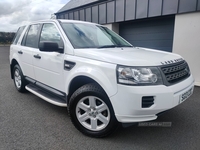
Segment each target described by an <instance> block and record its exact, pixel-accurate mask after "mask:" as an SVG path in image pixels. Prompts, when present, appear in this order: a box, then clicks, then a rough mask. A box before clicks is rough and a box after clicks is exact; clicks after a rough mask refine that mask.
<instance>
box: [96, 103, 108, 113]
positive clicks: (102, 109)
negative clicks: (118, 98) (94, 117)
mask: <svg viewBox="0 0 200 150" xmlns="http://www.w3.org/2000/svg"><path fill="white" fill-rule="evenodd" d="M96 109H97V111H98V112H99V113H101V112H102V111H104V110H106V109H107V107H106V105H105V104H104V103H102V104H101V105H100V106H98V107H97V108H96Z"/></svg>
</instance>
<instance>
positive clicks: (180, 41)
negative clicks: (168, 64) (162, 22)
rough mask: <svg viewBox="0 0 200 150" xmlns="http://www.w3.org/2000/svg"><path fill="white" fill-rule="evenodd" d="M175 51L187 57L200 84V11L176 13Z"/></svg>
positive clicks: (196, 83) (196, 81)
mask: <svg viewBox="0 0 200 150" xmlns="http://www.w3.org/2000/svg"><path fill="white" fill-rule="evenodd" d="M173 53H177V54H180V55H181V56H183V57H184V58H185V59H186V61H187V62H188V64H189V66H190V69H191V71H192V74H193V76H194V78H195V85H197V86H200V12H196V13H187V14H179V15H176V18H175V29H174V44H173Z"/></svg>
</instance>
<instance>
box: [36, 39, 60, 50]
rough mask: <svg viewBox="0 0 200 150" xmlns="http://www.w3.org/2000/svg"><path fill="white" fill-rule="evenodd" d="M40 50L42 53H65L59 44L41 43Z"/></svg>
mask: <svg viewBox="0 0 200 150" xmlns="http://www.w3.org/2000/svg"><path fill="white" fill-rule="evenodd" d="M39 50H40V51H42V52H59V53H62V52H63V48H59V47H58V43H56V42H48V41H45V42H40V43H39Z"/></svg>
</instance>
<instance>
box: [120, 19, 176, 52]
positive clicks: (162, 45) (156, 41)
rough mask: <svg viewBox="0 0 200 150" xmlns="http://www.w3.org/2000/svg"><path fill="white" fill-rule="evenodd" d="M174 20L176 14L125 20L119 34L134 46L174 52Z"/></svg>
mask: <svg viewBox="0 0 200 150" xmlns="http://www.w3.org/2000/svg"><path fill="white" fill-rule="evenodd" d="M174 21H175V17H174V16H167V17H159V18H151V19H143V20H136V21H132V22H124V23H121V24H120V27H119V34H120V35H121V36H122V37H123V38H125V39H126V40H127V41H129V42H130V43H131V44H132V45H133V46H137V47H147V48H153V49H158V50H163V51H168V52H172V47H173V35H174Z"/></svg>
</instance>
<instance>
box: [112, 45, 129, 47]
mask: <svg viewBox="0 0 200 150" xmlns="http://www.w3.org/2000/svg"><path fill="white" fill-rule="evenodd" d="M116 47H133V46H131V45H116Z"/></svg>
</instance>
